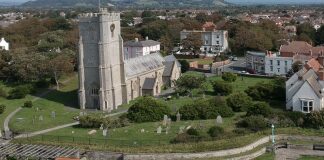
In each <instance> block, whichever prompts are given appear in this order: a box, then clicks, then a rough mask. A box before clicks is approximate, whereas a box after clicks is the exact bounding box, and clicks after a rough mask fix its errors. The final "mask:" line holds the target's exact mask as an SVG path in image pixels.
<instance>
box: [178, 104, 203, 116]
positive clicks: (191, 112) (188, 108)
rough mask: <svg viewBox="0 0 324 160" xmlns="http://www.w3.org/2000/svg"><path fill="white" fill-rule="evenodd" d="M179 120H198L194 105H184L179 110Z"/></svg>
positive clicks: (197, 112)
mask: <svg viewBox="0 0 324 160" xmlns="http://www.w3.org/2000/svg"><path fill="white" fill-rule="evenodd" d="M179 113H180V114H181V119H183V120H196V119H199V111H198V109H197V108H196V104H195V103H191V104H186V105H184V106H182V107H181V108H180V109H179Z"/></svg>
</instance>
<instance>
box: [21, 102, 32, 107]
mask: <svg viewBox="0 0 324 160" xmlns="http://www.w3.org/2000/svg"><path fill="white" fill-rule="evenodd" d="M23 107H24V108H32V107H33V102H32V101H26V102H25V103H24V106H23Z"/></svg>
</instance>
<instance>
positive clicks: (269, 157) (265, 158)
mask: <svg viewBox="0 0 324 160" xmlns="http://www.w3.org/2000/svg"><path fill="white" fill-rule="evenodd" d="M274 159H275V155H274V153H270V152H267V153H265V154H263V155H262V156H260V157H257V158H255V159H254V160H274Z"/></svg>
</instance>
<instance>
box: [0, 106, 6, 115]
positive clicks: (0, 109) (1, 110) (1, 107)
mask: <svg viewBox="0 0 324 160" xmlns="http://www.w3.org/2000/svg"><path fill="white" fill-rule="evenodd" d="M5 110H6V106H5V105H4V104H0V114H2V113H3V112H4V111H5Z"/></svg>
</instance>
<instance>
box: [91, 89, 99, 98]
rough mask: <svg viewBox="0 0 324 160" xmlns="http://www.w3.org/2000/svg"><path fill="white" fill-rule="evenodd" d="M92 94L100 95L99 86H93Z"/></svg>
mask: <svg viewBox="0 0 324 160" xmlns="http://www.w3.org/2000/svg"><path fill="white" fill-rule="evenodd" d="M91 95H92V96H97V95H99V89H98V88H92V89H91Z"/></svg>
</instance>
